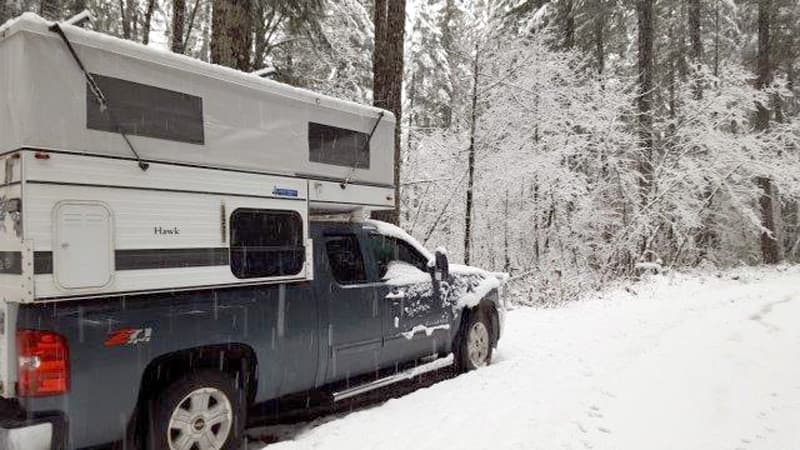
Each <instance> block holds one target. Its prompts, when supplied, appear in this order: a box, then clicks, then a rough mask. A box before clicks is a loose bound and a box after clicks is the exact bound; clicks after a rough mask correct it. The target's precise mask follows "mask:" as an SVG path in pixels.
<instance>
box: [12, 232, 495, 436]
mask: <svg viewBox="0 0 800 450" xmlns="http://www.w3.org/2000/svg"><path fill="white" fill-rule="evenodd" d="M310 235H311V239H312V240H313V256H314V257H313V261H314V264H313V266H314V267H313V272H314V274H313V280H312V281H303V282H293V283H283V284H268V285H265V284H258V283H254V284H252V285H245V286H233V287H222V288H209V289H206V290H202V289H199V290H191V291H173V292H161V293H147V294H135V295H123V296H117V297H109V298H102V299H85V300H76V301H68V302H53V303H43V304H42V303H33V304H16V303H7V304H5V305H4V309H3V310H2V314H3V315H4V316H3V319H4V320H0V323H5V324H12V325H11V326H13V328H12V329H6V330H3V345H4V346H5V347H4V351H13V350H14V349H15V350H16V355H17V358H16V360H17V362H18V367H11V368H2V369H3V370H14V371H16V377H15V379H16V389H15V392H16V396H15V397H14V398H0V448H3V449H10V450H39V449H74V448H85V447H95V446H99V445H108V444H114V443H116V445H118V446H120V447H121V448H146V449H170V450H190V449H204V450H205V449H214V450H220V449H238V448H242V446H243V445H244V430H245V428H246V427H247V426H249V425H252V424H253V421H254V420H256V416H257V414H254V413H253V414H251V413H252V412H253V411H257V410H258V408H259V407H260V406H261V405H264V404H265V403H266V402H268V401H270V400H273V399H277V398H281V397H283V396H287V395H290V394H296V393H304V392H312V391H313V392H315V393H322V394H324V395H326V396H328V398H329V399H330V401H331V402H336V401H341V400H343V399H346V398H350V397H354V396H357V395H360V394H362V393H365V392H368V391H370V390H372V389H376V388H379V387H383V386H387V385H390V384H392V383H394V382H397V381H401V380H405V379H408V378H411V377H413V376H415V375H417V374H419V373H423V372H425V371H430V370H436V369H439V368H442V367H444V366H449V365H454V366H455V367H456V369H457V370H459V371H467V370H473V369H476V368H479V367H481V366H485V365H487V364H489V363H490V361H491V359H492V352H493V349H494V348H496V346H497V342H498V340H499V339H500V335H501V331H502V328H503V315H504V310H505V308H504V303H503V300H502V284H503V276H502V275H499V274H493V273H489V272H486V271H483V270H480V269H476V268H472V267H466V266H457V265H450V264H449V263H448V261H447V256H446V254H445V253H444V251H437V252H435V254H432V253H431V252H429V251H428V250H426V249H425V248H423V247H422V246H421V245H420V244H419V243H418V242H417V241H416V240H414V239H413V238H412V237H410V236H409V235H407V234H406V233H405V232H403V231H402V230H401V229H399V228H397V227H395V226H393V225H389V224H386V223H383V222H377V221H371V220H364V221H355V222H354V221H338V222H337V221H312V222H311V225H310ZM3 345H0V348H1V347H3ZM9 347H10V349H9Z"/></svg>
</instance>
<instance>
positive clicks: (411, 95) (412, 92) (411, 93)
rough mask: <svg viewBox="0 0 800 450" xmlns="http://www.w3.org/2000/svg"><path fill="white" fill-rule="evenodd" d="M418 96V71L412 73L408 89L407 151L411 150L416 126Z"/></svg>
mask: <svg viewBox="0 0 800 450" xmlns="http://www.w3.org/2000/svg"><path fill="white" fill-rule="evenodd" d="M416 97H417V73H416V72H414V73H412V74H411V86H410V87H409V89H408V125H406V127H407V128H408V130H407V132H406V151H409V152H410V151H411V131H412V130H413V128H414V101H415V100H416Z"/></svg>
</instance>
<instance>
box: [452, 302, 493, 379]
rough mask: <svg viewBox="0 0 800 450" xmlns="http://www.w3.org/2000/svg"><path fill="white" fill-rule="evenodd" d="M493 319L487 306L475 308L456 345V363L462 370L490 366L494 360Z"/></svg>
mask: <svg viewBox="0 0 800 450" xmlns="http://www.w3.org/2000/svg"><path fill="white" fill-rule="evenodd" d="M492 342H493V340H492V320H491V317H490V315H489V313H488V312H487V311H486V308H483V307H477V308H475V309H473V310H472V311H471V312H470V314H469V317H468V319H467V320H466V323H465V325H464V328H463V330H461V332H460V333H459V342H458V345H457V347H456V349H457V352H456V355H455V356H456V364H457V365H458V368H459V370H460V371H462V372H467V371H470V370H475V369H478V368H480V367H483V366H488V365H489V364H490V363H491V362H492Z"/></svg>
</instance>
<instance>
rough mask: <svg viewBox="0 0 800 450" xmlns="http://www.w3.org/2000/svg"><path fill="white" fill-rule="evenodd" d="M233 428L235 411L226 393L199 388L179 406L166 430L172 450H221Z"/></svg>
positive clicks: (173, 412)
mask: <svg viewBox="0 0 800 450" xmlns="http://www.w3.org/2000/svg"><path fill="white" fill-rule="evenodd" d="M232 425H233V408H232V407H231V402H230V400H228V397H227V396H226V395H225V393H224V392H222V391H220V390H219V389H214V388H200V389H197V390H195V391H192V392H190V393H189V394H188V395H187V396H186V397H184V398H183V400H181V401H180V402H179V403H178V406H177V407H176V408H175V410H174V411H172V415H171V416H170V418H169V428H168V429H167V433H168V436H167V438H168V441H169V448H170V450H220V449H222V447H223V446H224V445H225V442H226V441H227V440H228V435H229V434H230V432H231V426H232Z"/></svg>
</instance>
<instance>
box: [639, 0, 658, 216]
mask: <svg viewBox="0 0 800 450" xmlns="http://www.w3.org/2000/svg"><path fill="white" fill-rule="evenodd" d="M654 2H655V0H638V1H637V4H636V12H637V21H638V34H639V95H638V96H637V102H636V103H637V107H638V110H639V150H640V155H639V158H638V169H639V174H640V180H639V186H640V189H641V194H642V202H643V203H644V202H645V201H646V199H647V196H648V195H649V193H650V189H651V188H652V185H653V97H654V94H653V89H654V87H655V83H654V79H655V67H654V59H655V58H654V54H653V40H654V38H653V35H654V24H653V20H654V17H653V8H654Z"/></svg>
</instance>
